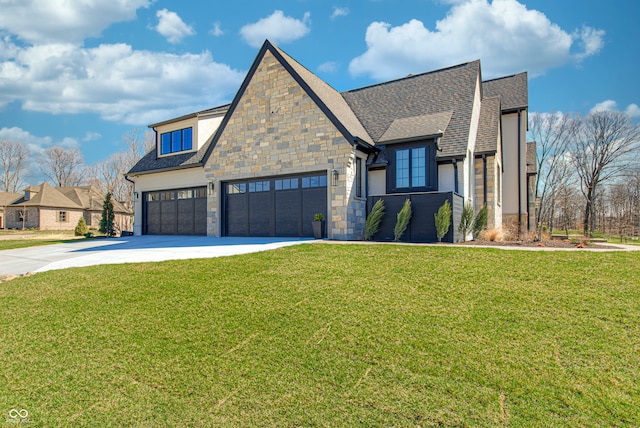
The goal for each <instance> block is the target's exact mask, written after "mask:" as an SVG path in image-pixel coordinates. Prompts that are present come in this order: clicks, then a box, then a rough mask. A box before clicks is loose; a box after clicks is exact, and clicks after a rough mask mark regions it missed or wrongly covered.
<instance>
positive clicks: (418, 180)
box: [387, 142, 438, 192]
mask: <svg viewBox="0 0 640 428" xmlns="http://www.w3.org/2000/svg"><path fill="white" fill-rule="evenodd" d="M390 150H391V153H390V154H391V157H390V159H391V160H392V162H391V164H390V165H389V166H390V168H387V174H388V175H387V183H388V189H387V190H388V191H389V192H410V191H420V192H428V191H434V190H438V170H437V165H436V159H435V156H436V152H435V144H432V143H429V142H422V143H414V144H411V145H403V146H398V147H397V148H396V147H393V148H391V149H390Z"/></svg>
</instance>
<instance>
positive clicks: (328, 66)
mask: <svg viewBox="0 0 640 428" xmlns="http://www.w3.org/2000/svg"><path fill="white" fill-rule="evenodd" d="M337 70H338V63H337V62H335V61H327V62H325V63H322V64H320V65H319V66H318V71H319V72H321V73H335V72H336V71H337Z"/></svg>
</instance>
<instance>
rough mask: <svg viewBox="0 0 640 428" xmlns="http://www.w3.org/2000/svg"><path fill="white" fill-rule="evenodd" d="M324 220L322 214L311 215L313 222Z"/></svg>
mask: <svg viewBox="0 0 640 428" xmlns="http://www.w3.org/2000/svg"><path fill="white" fill-rule="evenodd" d="M322 220H324V215H323V214H322V213H315V214H314V215H313V221H322Z"/></svg>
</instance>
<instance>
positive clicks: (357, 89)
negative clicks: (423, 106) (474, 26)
mask: <svg viewBox="0 0 640 428" xmlns="http://www.w3.org/2000/svg"><path fill="white" fill-rule="evenodd" d="M479 61H480V60H479V59H476V60H474V61H468V62H463V63H461V64H456V65H452V66H449V67H444V68H439V69H437V70H431V71H425V72H423V73H418V74H409V75H407V76H404V77H399V78H397V79H392V80H387V81H384V82H379V83H374V84H371V85H367V86H362V87H360V88H354V89H349V90H347V91H344V92H342V94H345V93H350V92H358V91H361V90H364V89H370V88H375V87H376V86H384V85H388V84H390V83H396V82H400V81H403V80H408V79H413V78H416V77H422V76H426V75H429V74H435V73H440V72H443V71H449V70H454V69H456V68H462V67H466V66H468V65H470V64H473V63H475V62H479Z"/></svg>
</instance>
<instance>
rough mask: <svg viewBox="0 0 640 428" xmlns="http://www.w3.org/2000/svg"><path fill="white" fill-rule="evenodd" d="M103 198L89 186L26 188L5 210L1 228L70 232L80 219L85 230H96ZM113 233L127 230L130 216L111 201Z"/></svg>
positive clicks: (42, 185) (122, 206)
mask: <svg viewBox="0 0 640 428" xmlns="http://www.w3.org/2000/svg"><path fill="white" fill-rule="evenodd" d="M103 203H104V195H103V194H102V193H101V192H100V191H98V189H96V188H95V187H93V186H75V187H53V186H51V185H50V184H48V183H46V182H44V183H42V184H40V185H39V186H29V187H27V188H26V189H25V190H24V194H21V195H20V197H19V198H17V199H15V200H14V201H13V202H12V203H11V204H9V205H7V206H6V207H5V228H7V229H39V230H74V229H75V227H76V226H77V224H78V221H79V220H80V218H81V217H84V220H85V222H86V223H87V226H88V227H89V228H95V229H98V228H99V227H100V219H101V218H102V205H103ZM113 209H114V214H115V218H114V224H115V225H116V229H117V230H120V231H123V230H131V229H132V222H133V215H132V212H131V210H129V209H127V208H126V207H125V206H124V205H122V204H121V203H120V202H118V201H115V200H114V201H113Z"/></svg>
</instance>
